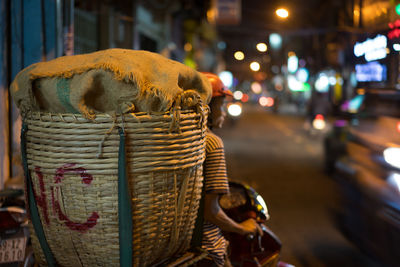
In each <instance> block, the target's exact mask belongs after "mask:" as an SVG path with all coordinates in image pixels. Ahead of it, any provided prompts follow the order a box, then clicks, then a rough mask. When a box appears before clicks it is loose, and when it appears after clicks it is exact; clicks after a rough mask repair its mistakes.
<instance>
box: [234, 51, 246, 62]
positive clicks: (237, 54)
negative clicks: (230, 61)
mask: <svg viewBox="0 0 400 267" xmlns="http://www.w3.org/2000/svg"><path fill="white" fill-rule="evenodd" d="M233 56H234V57H235V59H236V60H243V59H244V53H243V52H242V51H236V52H235V54H234V55H233Z"/></svg>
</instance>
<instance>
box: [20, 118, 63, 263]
mask: <svg viewBox="0 0 400 267" xmlns="http://www.w3.org/2000/svg"><path fill="white" fill-rule="evenodd" d="M27 131H28V126H27V125H26V124H25V123H23V125H22V129H21V154H22V155H21V156H22V163H23V166H24V172H25V184H26V189H27V193H26V194H27V202H28V210H29V215H30V218H31V221H32V224H33V228H34V229H35V233H36V235H37V237H38V239H39V243H40V247H41V248H42V250H43V254H44V256H45V258H46V262H47V265H48V266H50V267H54V266H56V260H55V258H54V255H53V252H52V251H51V249H50V247H49V244H48V243H47V240H46V236H45V233H44V230H43V226H42V222H41V221H40V216H39V211H38V208H37V205H36V201H35V197H34V195H33V184H32V179H31V175H30V172H29V168H28V160H27V157H26V133H27Z"/></svg>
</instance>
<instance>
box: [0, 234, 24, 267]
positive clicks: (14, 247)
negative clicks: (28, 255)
mask: <svg viewBox="0 0 400 267" xmlns="http://www.w3.org/2000/svg"><path fill="white" fill-rule="evenodd" d="M25 245H26V240H25V237H18V238H10V239H3V240H1V241H0V263H6V262H15V261H23V260H24V257H25Z"/></svg>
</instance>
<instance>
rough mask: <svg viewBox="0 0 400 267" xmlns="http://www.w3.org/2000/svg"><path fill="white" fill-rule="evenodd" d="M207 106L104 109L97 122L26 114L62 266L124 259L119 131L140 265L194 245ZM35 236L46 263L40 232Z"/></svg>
mask: <svg viewBox="0 0 400 267" xmlns="http://www.w3.org/2000/svg"><path fill="white" fill-rule="evenodd" d="M205 110H206V109H202V108H200V109H198V110H197V111H194V110H189V109H187V110H182V111H180V110H178V114H177V111H176V110H175V112H174V111H171V112H166V113H163V114H145V113H135V114H125V115H123V116H121V115H119V116H116V117H112V116H108V115H98V116H97V118H96V119H95V120H94V121H90V120H87V119H85V118H83V117H82V116H80V115H73V114H66V115H56V114H44V113H35V112H33V113H30V114H25V118H24V122H25V125H26V126H27V128H28V131H27V132H26V141H25V142H26V148H25V150H26V158H27V164H28V166H27V168H28V169H29V174H30V177H31V180H32V185H33V192H34V196H35V200H36V204H37V207H38V208H37V210H38V211H39V216H40V221H41V224H42V227H43V231H44V234H45V238H46V240H47V243H48V246H49V248H50V250H51V252H52V254H53V255H54V258H55V261H56V262H57V264H58V265H61V266H73V267H75V266H120V254H119V253H120V252H119V222H118V216H119V214H118V156H119V154H118V153H119V144H120V136H119V133H118V129H123V130H124V132H125V138H126V141H125V142H126V144H125V151H126V152H125V153H126V165H125V166H126V173H127V180H128V184H129V186H128V187H129V194H130V197H131V200H132V216H131V217H132V223H133V246H132V249H133V265H134V266H151V265H154V264H156V263H158V262H160V261H162V260H163V259H166V258H169V257H171V256H173V255H177V254H179V253H181V252H183V251H185V250H187V249H188V248H189V245H190V240H191V235H192V232H193V228H194V222H195V219H196V214H197V213H196V212H197V209H198V206H199V199H200V197H201V187H202V180H203V177H202V164H203V161H204V157H205V148H204V144H205V143H204V142H205V127H206V126H205V116H206V114H205V113H206V111H205ZM171 125H173V126H174V127H175V128H176V129H177V131H176V132H171ZM31 229H32V228H31ZM32 230H33V229H32ZM31 232H32V233H34V231H31ZM32 242H33V247H34V252H35V256H36V259H37V260H39V263H40V264H41V265H45V264H46V261H45V257H44V254H43V251H42V248H41V246H40V244H39V242H38V238H37V235H36V234H33V235H32Z"/></svg>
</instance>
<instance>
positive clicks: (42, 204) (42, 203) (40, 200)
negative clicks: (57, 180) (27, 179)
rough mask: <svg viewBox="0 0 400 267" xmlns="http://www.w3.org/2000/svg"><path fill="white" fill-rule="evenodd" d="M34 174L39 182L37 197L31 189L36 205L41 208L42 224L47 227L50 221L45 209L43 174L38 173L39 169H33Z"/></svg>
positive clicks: (45, 198)
mask: <svg viewBox="0 0 400 267" xmlns="http://www.w3.org/2000/svg"><path fill="white" fill-rule="evenodd" d="M35 173H36V175H37V177H38V180H39V189H40V196H38V195H37V194H36V192H35V188H34V187H32V188H33V196H34V197H35V199H36V203H37V205H38V206H39V207H41V208H42V211H43V217H44V222H45V223H46V225H49V224H50V219H49V213H48V209H47V197H46V188H45V186H44V180H43V173H42V172H41V171H40V167H35Z"/></svg>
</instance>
